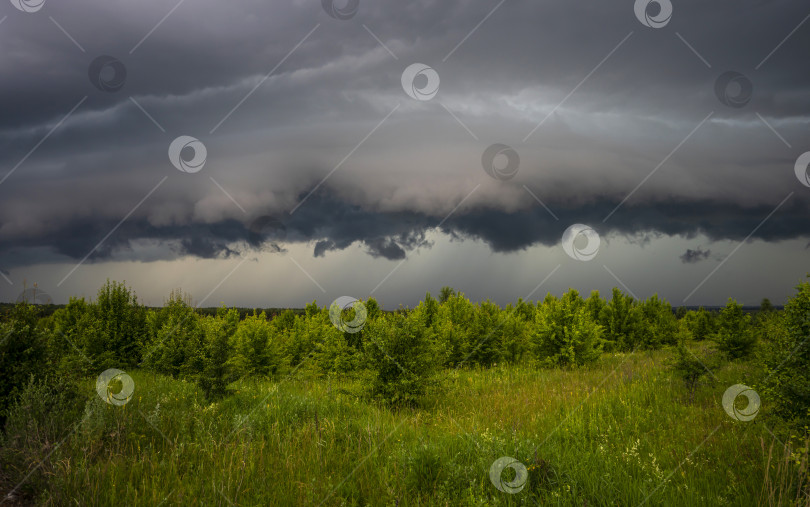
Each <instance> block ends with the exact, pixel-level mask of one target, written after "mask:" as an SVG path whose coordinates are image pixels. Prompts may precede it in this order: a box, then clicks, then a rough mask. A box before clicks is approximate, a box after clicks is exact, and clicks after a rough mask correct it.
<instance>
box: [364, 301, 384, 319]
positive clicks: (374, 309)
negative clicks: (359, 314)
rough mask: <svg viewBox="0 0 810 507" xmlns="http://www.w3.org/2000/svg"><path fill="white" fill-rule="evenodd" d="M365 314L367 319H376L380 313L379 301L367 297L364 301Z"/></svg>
mask: <svg viewBox="0 0 810 507" xmlns="http://www.w3.org/2000/svg"><path fill="white" fill-rule="evenodd" d="M366 314H367V315H368V320H374V319H377V318H379V317H380V315H382V309H381V308H380V303H378V302H377V300H376V299H374V298H368V301H366Z"/></svg>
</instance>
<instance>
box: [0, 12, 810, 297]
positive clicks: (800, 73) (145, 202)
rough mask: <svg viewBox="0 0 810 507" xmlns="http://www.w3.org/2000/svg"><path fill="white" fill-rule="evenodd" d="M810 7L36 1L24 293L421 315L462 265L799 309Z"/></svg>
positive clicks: (11, 168)
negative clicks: (176, 295)
mask: <svg viewBox="0 0 810 507" xmlns="http://www.w3.org/2000/svg"><path fill="white" fill-rule="evenodd" d="M670 9H671V12H670ZM26 11H28V12H26ZM808 16H810V6H808V4H807V3H806V2H804V1H800V0H792V1H783V0H738V1H734V2H732V1H726V0H723V1H719V2H711V3H708V4H707V3H706V2H700V1H697V0H688V1H674V2H673V3H672V4H670V3H669V2H667V1H664V0H662V3H657V2H654V1H653V2H649V5H646V7H645V2H644V0H639V1H638V2H634V1H633V0H624V1H621V2H596V1H573V2H559V1H551V0H540V1H538V0H534V1H530V0H504V1H499V0H498V1H496V0H478V1H473V0H468V1H462V0H421V1H419V0H416V1H408V2H402V1H394V0H378V1H373V2H372V1H369V0H359V2H357V1H356V0H351V1H348V2H347V1H346V0H335V2H334V3H332V2H330V1H329V0H323V1H320V0H289V1H285V0H279V1H273V2H266V1H262V0H234V1H229V2H221V1H215V0H183V1H180V2H179V3H178V2H175V1H171V2H165V1H158V0H140V1H138V2H131V1H123V0H108V1H106V2H92V1H89V0H73V1H71V2H57V1H54V0H44V2H43V0H10V1H9V2H5V4H4V5H0V19H2V21H1V22H0V44H2V48H3V50H2V52H1V53H0V72H2V76H3V79H0V104H1V107H2V114H0V273H2V275H3V278H4V279H3V280H0V300H5V301H13V300H15V299H16V298H17V297H18V295H19V294H20V293H21V292H22V291H23V288H24V287H25V286H28V287H30V286H31V285H32V284H33V283H37V284H38V286H39V288H40V289H42V290H43V291H45V292H46V293H48V294H50V295H51V296H52V298H53V300H54V301H55V302H66V301H67V299H68V297H70V296H73V295H78V296H85V297H94V295H95V292H96V290H97V289H98V287H99V286H100V285H101V284H102V283H103V282H104V280H105V279H107V278H110V279H114V280H126V281H127V283H128V284H129V285H131V286H132V287H134V289H135V290H136V292H137V293H138V294H139V296H140V297H141V299H142V300H144V301H145V302H146V303H148V304H152V305H160V304H161V303H162V301H163V299H164V298H165V297H166V296H167V295H168V293H169V292H170V291H171V290H172V289H173V288H182V289H183V290H186V291H188V292H189V293H191V294H192V296H193V298H194V301H195V302H197V303H199V304H202V305H203V306H215V305H218V304H220V303H221V302H224V303H226V304H228V305H239V306H263V307H266V306H295V307H300V306H303V305H304V304H305V303H306V302H308V301H312V300H313V299H317V300H318V302H319V303H320V304H322V305H326V304H329V303H330V302H331V301H332V300H334V299H335V298H337V297H338V296H342V295H349V296H353V297H357V298H361V299H365V298H367V297H369V296H370V295H373V296H374V297H376V298H377V299H378V300H380V301H381V302H382V303H383V305H384V306H385V307H386V308H396V307H397V306H398V305H400V304H402V305H406V306H413V305H414V304H415V303H416V302H418V301H419V300H420V299H421V298H423V297H424V294H425V292H426V291H431V292H433V293H434V294H435V293H436V292H438V290H439V289H440V288H441V287H442V286H444V285H450V286H453V287H455V288H457V289H459V290H461V291H464V292H465V293H467V295H468V296H470V297H471V298H472V299H474V300H483V299H487V298H490V299H492V300H494V301H496V302H498V303H501V304H506V303H508V302H511V301H515V300H517V298H519V297H523V298H526V297H527V296H528V297H530V298H532V299H541V298H542V297H543V296H544V295H545V294H546V292H549V291H550V292H552V293H555V294H560V293H562V292H564V291H565V290H566V289H568V288H569V287H573V288H576V289H578V290H580V291H581V292H583V293H586V294H587V293H588V292H590V291H591V290H593V289H597V290H599V291H600V292H602V293H603V294H605V293H607V292H609V291H610V288H611V287H613V286H620V287H622V288H623V289H624V290H625V291H627V292H631V293H633V294H634V295H636V296H637V297H640V298H646V297H649V296H650V295H652V294H653V293H658V294H659V295H661V296H663V297H665V298H667V299H668V300H669V301H670V302H672V303H673V305H676V306H677V305H680V304H688V305H699V304H705V305H714V304H724V303H725V301H726V299H727V298H728V297H734V298H737V299H738V300H740V301H741V302H743V303H744V304H749V305H753V304H758V303H759V301H760V300H761V299H762V298H763V297H768V298H770V299H771V300H772V301H773V302H775V303H783V302H784V301H785V299H786V298H787V296H789V295H790V294H791V293H792V292H793V287H794V286H795V285H796V284H797V283H799V282H800V281H802V280H803V279H804V278H805V275H806V274H807V273H808V272H810V262H808V260H810V248H808V247H809V246H810V221H808V218H810V213H808V212H810V180H808V177H807V176H806V171H805V169H806V165H807V164H806V162H807V161H808V160H807V159H806V158H803V157H802V155H803V154H804V153H805V152H808V151H810V137H808V127H809V126H810V70H809V69H810V52H808V48H809V47H810V21H808ZM414 64H419V65H414ZM183 136H186V137H183ZM175 140H177V141H175ZM184 146H185V148H184ZM797 161H798V162H799V164H798V165H799V166H802V165H803V167H797ZM203 162H204V163H203ZM577 224H582V225H583V226H579V225H577ZM572 226H574V227H573V228H571V227H572ZM567 230H568V233H567V234H565V233H566V231H567ZM583 231H584V232H583Z"/></svg>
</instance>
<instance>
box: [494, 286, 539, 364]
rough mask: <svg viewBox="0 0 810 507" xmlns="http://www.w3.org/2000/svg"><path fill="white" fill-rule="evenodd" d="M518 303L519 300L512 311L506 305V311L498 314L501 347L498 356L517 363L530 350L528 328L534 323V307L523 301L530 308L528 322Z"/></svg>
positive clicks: (519, 302)
mask: <svg viewBox="0 0 810 507" xmlns="http://www.w3.org/2000/svg"><path fill="white" fill-rule="evenodd" d="M520 304H521V301H518V307H517V309H515V310H514V311H513V310H512V309H511V308H510V307H509V306H507V308H506V311H504V312H502V313H501V316H500V319H501V324H500V329H499V333H500V336H499V338H498V341H499V343H500V347H501V350H500V357H501V360H503V361H506V362H508V363H519V362H520V361H521V360H522V359H523V358H524V357H525V356H526V354H527V353H529V352H530V350H531V346H530V342H529V329H530V326H531V325H533V324H534V307H533V306H529V305H525V303H524V305H525V306H526V307H529V308H531V314H530V317H531V322H528V321H527V320H525V319H524V317H523V315H524V314H523V313H522V310H521V308H520Z"/></svg>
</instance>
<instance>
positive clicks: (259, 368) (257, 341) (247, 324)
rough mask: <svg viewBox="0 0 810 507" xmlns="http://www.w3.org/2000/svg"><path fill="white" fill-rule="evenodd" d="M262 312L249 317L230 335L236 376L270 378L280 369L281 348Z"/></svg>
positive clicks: (232, 361) (232, 360)
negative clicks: (231, 336)
mask: <svg viewBox="0 0 810 507" xmlns="http://www.w3.org/2000/svg"><path fill="white" fill-rule="evenodd" d="M271 331H272V327H271V326H270V324H269V323H268V322H267V316H266V315H265V313H264V312H262V313H260V314H257V313H255V312H254V314H253V315H250V316H248V317H247V318H245V320H243V321H242V322H240V323H239V325H238V326H237V329H236V333H235V334H234V335H233V340H232V342H233V349H234V354H233V357H232V358H231V363H232V365H233V368H234V370H235V372H236V374H237V376H239V377H244V376H251V377H260V378H269V377H272V376H273V375H275V374H276V372H278V370H279V368H280V366H281V347H280V344H279V343H278V340H276V339H275V337H274V336H272V334H271Z"/></svg>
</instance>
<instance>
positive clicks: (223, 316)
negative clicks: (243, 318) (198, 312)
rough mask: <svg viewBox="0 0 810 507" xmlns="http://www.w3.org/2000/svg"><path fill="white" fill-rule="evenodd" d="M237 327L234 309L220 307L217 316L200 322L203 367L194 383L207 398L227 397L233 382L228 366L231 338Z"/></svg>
mask: <svg viewBox="0 0 810 507" xmlns="http://www.w3.org/2000/svg"><path fill="white" fill-rule="evenodd" d="M238 325H239V312H238V311H237V310H236V309H230V310H228V309H227V308H225V307H224V306H223V307H220V308H218V309H217V316H216V317H205V318H201V319H200V326H201V327H202V329H203V333H204V334H205V346H206V353H205V365H204V366H203V371H202V373H201V374H200V375H199V377H198V378H197V384H198V385H199V386H200V388H201V389H202V390H203V393H205V397H206V398H208V399H209V400H210V399H217V398H221V397H222V396H225V395H226V394H228V384H230V383H231V382H232V381H234V380H236V373H235V372H234V369H233V366H232V364H231V361H230V359H231V356H232V354H233V347H232V345H231V339H232V337H233V335H234V334H236V329H237V327H238Z"/></svg>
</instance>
